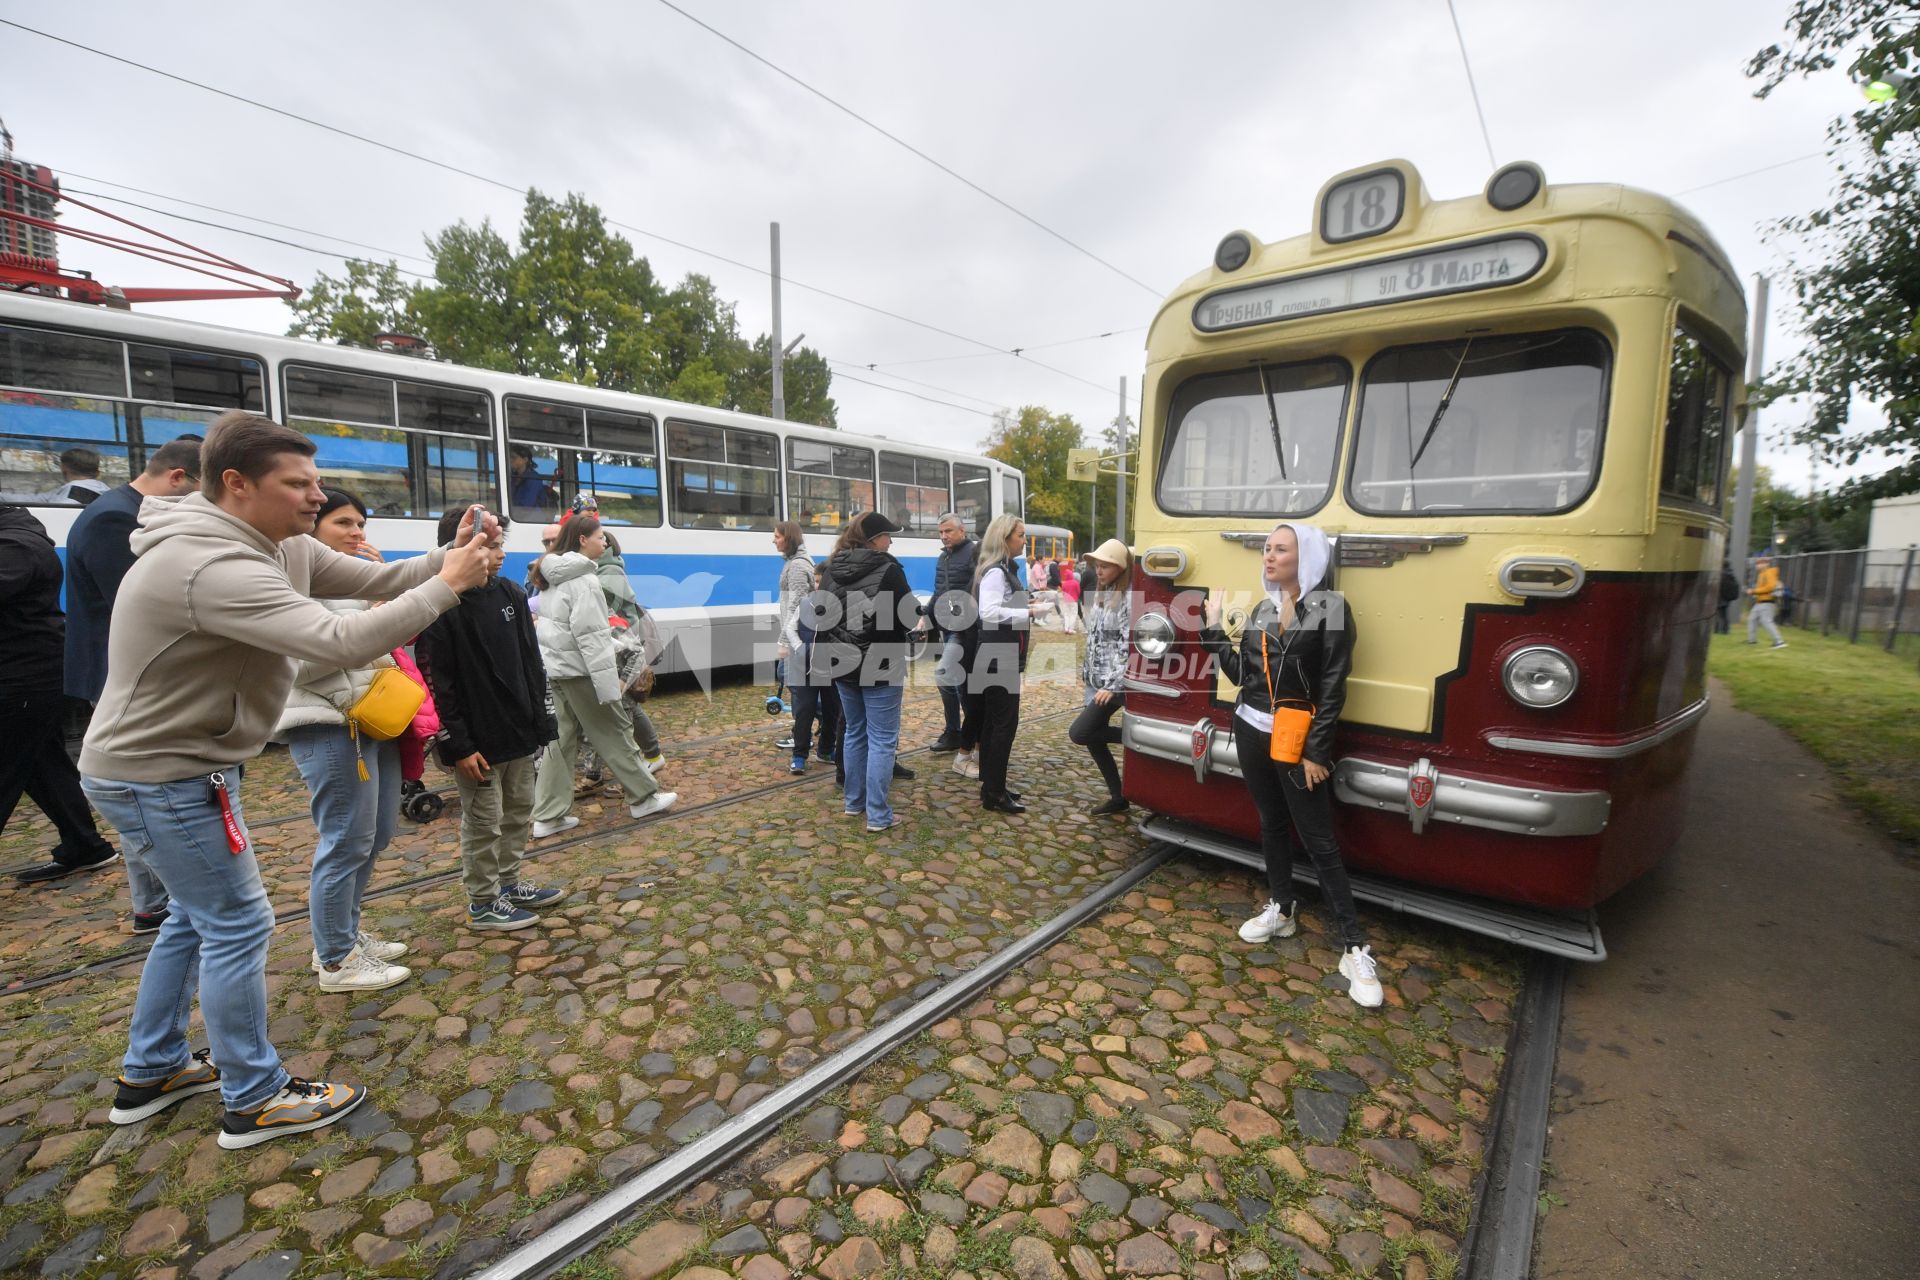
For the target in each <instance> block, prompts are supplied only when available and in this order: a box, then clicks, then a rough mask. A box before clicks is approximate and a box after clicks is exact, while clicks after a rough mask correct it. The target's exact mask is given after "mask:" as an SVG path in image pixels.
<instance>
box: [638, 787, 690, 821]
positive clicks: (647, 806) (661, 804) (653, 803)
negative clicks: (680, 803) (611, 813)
mask: <svg viewBox="0 0 1920 1280" xmlns="http://www.w3.org/2000/svg"><path fill="white" fill-rule="evenodd" d="M679 798H680V795H679V793H678V792H675V791H656V792H654V793H653V794H652V795H650V796H648V797H647V798H646V799H645V800H642V801H641V802H640V803H639V804H632V805H628V806H627V816H628V817H629V818H648V817H652V816H653V815H654V814H656V813H665V812H666V811H667V810H669V809H671V808H673V804H674V801H676V800H678V799H679Z"/></svg>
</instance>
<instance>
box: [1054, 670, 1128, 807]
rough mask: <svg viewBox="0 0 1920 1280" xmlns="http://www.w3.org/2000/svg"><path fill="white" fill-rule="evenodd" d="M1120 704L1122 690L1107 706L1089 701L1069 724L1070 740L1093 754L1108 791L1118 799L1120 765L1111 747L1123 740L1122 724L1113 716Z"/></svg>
mask: <svg viewBox="0 0 1920 1280" xmlns="http://www.w3.org/2000/svg"><path fill="white" fill-rule="evenodd" d="M1120 707H1121V698H1120V695H1119V694H1115V695H1114V696H1113V697H1112V698H1110V699H1108V700H1107V704H1106V705H1105V706H1102V705H1100V704H1099V703H1098V702H1089V703H1088V704H1087V705H1086V706H1084V707H1082V708H1080V714H1079V715H1077V716H1075V717H1074V718H1073V723H1072V724H1071V725H1069V726H1068V727H1067V740H1068V741H1069V742H1071V743H1073V745H1074V746H1076V747H1085V748H1086V749H1087V754H1088V755H1090V756H1092V757H1093V763H1094V767H1095V768H1097V769H1099V770H1100V777H1101V778H1102V779H1103V780H1105V782H1106V784H1107V792H1108V794H1109V795H1111V796H1112V797H1113V798H1114V799H1116V800H1118V799H1119V798H1120V766H1119V765H1118V764H1115V763H1114V759H1113V752H1112V750H1111V748H1112V747H1113V746H1114V745H1115V744H1117V743H1118V742H1119V741H1120V729H1119V726H1117V725H1115V724H1114V723H1113V718H1114V717H1115V716H1116V715H1118V714H1120Z"/></svg>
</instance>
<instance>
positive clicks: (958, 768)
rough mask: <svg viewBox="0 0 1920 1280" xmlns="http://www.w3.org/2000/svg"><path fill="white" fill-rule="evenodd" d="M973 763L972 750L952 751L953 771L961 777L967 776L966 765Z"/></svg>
mask: <svg viewBox="0 0 1920 1280" xmlns="http://www.w3.org/2000/svg"><path fill="white" fill-rule="evenodd" d="M972 763H973V752H971V751H956V752H954V753H953V771H954V772H955V773H957V774H959V775H960V776H961V777H963V778H964V777H966V776H967V766H968V765H970V764H972Z"/></svg>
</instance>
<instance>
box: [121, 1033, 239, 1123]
mask: <svg viewBox="0 0 1920 1280" xmlns="http://www.w3.org/2000/svg"><path fill="white" fill-rule="evenodd" d="M219 1087H220V1068H218V1067H216V1066H214V1065H213V1050H211V1049H202V1050H200V1052H198V1053H196V1054H194V1055H193V1061H192V1062H189V1063H188V1064H187V1065H186V1066H184V1067H182V1068H180V1069H179V1070H178V1071H176V1072H174V1073H173V1074H172V1075H170V1076H168V1077H167V1078H166V1079H165V1080H160V1081H157V1082H155V1083H153V1084H131V1083H129V1082H128V1080H127V1078H126V1077H125V1076H121V1077H120V1091H119V1092H118V1093H116V1094H114V1095H113V1110H111V1111H109V1112H107V1119H109V1120H111V1121H113V1122H114V1123H115V1124H132V1123H133V1122H134V1121H136V1120H145V1119H146V1118H147V1117H148V1116H151V1115H157V1114H159V1113H160V1112H162V1111H165V1110H166V1109H167V1108H168V1107H170V1106H172V1105H173V1104H174V1103H176V1102H184V1101H186V1100H187V1099H188V1098H191V1097H192V1096H193V1095H194V1094H196V1093H210V1092H212V1091H213V1090H215V1089H218V1088H219Z"/></svg>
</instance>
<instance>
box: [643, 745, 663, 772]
mask: <svg viewBox="0 0 1920 1280" xmlns="http://www.w3.org/2000/svg"><path fill="white" fill-rule="evenodd" d="M666 767H667V753H666V752H664V751H662V752H661V753H660V754H659V755H657V756H648V757H647V772H649V773H655V774H657V773H659V772H660V771H661V770H662V769H664V768H666Z"/></svg>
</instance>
